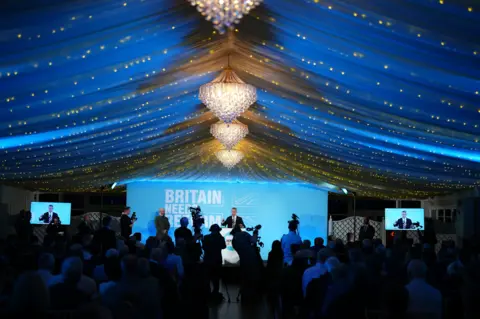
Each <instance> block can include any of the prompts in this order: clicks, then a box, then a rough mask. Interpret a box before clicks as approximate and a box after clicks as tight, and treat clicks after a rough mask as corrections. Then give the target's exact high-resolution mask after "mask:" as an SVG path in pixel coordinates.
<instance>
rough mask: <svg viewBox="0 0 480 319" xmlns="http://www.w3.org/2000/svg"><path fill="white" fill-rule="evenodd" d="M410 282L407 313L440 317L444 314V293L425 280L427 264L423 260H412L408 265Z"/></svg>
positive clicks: (412, 316)
mask: <svg viewBox="0 0 480 319" xmlns="http://www.w3.org/2000/svg"><path fill="white" fill-rule="evenodd" d="M407 271H408V275H409V277H410V283H409V284H408V285H406V286H405V288H406V289H407V291H408V307H407V314H408V316H409V317H411V318H429V319H440V318H441V316H442V295H441V294H440V291H438V290H437V289H435V288H433V287H432V286H430V285H429V284H427V282H426V281H425V277H426V275H427V265H426V264H425V263H424V262H423V261H421V260H412V261H411V262H410V263H409V264H408V267H407Z"/></svg>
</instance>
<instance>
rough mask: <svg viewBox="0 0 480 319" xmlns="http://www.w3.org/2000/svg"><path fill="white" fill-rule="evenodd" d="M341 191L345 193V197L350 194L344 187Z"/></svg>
mask: <svg viewBox="0 0 480 319" xmlns="http://www.w3.org/2000/svg"><path fill="white" fill-rule="evenodd" d="M341 190H342V192H343V193H344V194H345V195H347V194H348V190H347V189H346V188H343V187H342V188H341Z"/></svg>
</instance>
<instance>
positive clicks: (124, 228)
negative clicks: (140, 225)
mask: <svg viewBox="0 0 480 319" xmlns="http://www.w3.org/2000/svg"><path fill="white" fill-rule="evenodd" d="M129 215H130V207H128V206H127V207H125V209H124V210H123V213H122V217H120V233H121V235H122V237H123V238H125V240H128V239H129V238H130V236H131V235H132V228H133V223H134V221H133V220H132V218H130V216H129Z"/></svg>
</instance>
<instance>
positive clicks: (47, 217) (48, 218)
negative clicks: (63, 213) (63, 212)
mask: <svg viewBox="0 0 480 319" xmlns="http://www.w3.org/2000/svg"><path fill="white" fill-rule="evenodd" d="M55 218H57V219H58V223H59V224H61V223H62V222H61V220H60V218H58V214H57V213H55V212H54V211H53V205H48V212H46V213H44V214H42V216H40V218H39V219H38V220H39V221H41V222H43V223H44V224H50V223H51V222H53V220H54V219H55Z"/></svg>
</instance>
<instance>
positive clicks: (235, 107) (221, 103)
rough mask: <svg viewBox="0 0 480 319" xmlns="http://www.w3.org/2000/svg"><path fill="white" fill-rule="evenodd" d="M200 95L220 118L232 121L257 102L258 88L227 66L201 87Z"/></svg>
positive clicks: (227, 121) (228, 121) (226, 121)
mask: <svg viewBox="0 0 480 319" xmlns="http://www.w3.org/2000/svg"><path fill="white" fill-rule="evenodd" d="M199 97H200V100H201V101H202V102H203V104H205V105H206V106H207V107H208V108H209V109H210V110H211V111H212V112H213V113H214V114H215V115H216V116H217V117H218V118H219V119H220V120H222V121H223V122H225V123H231V122H232V121H233V120H234V119H236V118H237V116H239V115H240V114H242V113H243V112H245V111H246V110H247V109H248V108H249V107H250V105H252V104H253V103H255V101H256V100H257V90H256V89H255V87H254V86H252V85H250V84H246V83H245V82H243V81H242V80H241V79H240V78H239V77H238V75H236V74H235V72H234V71H233V70H232V69H231V68H226V69H225V70H223V72H222V73H221V74H220V75H219V76H218V77H217V78H216V79H214V80H213V81H212V82H210V83H207V84H204V85H202V86H201V87H200V94H199Z"/></svg>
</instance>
